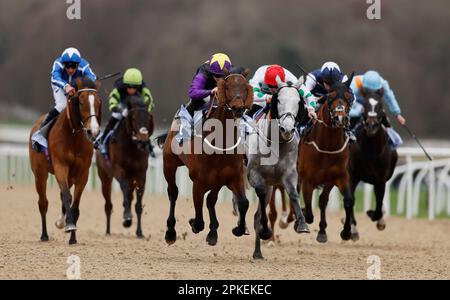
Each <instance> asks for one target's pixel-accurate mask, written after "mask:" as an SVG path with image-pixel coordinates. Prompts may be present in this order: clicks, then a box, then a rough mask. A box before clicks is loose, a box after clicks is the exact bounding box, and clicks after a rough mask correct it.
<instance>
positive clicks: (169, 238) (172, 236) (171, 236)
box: [165, 229, 177, 245]
mask: <svg viewBox="0 0 450 300" xmlns="http://www.w3.org/2000/svg"><path fill="white" fill-rule="evenodd" d="M165 239H166V243H167V244H169V245H172V244H173V243H175V241H176V240H177V232H176V231H175V230H170V229H169V230H167V231H166V236H165Z"/></svg>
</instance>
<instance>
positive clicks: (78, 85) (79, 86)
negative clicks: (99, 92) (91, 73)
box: [72, 77, 83, 91]
mask: <svg viewBox="0 0 450 300" xmlns="http://www.w3.org/2000/svg"><path fill="white" fill-rule="evenodd" d="M72 83H73V81H72ZM82 88H83V81H82V80H81V77H78V78H77V79H75V89H76V90H77V91H78V90H81V89H82Z"/></svg>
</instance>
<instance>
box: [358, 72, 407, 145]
mask: <svg viewBox="0 0 450 300" xmlns="http://www.w3.org/2000/svg"><path fill="white" fill-rule="evenodd" d="M351 88H352V90H353V93H354V94H355V98H356V101H355V103H354V104H353V106H352V109H351V110H350V117H351V118H352V119H353V120H359V119H360V117H361V115H362V109H363V106H362V104H361V103H362V102H363V101H364V97H363V93H364V90H369V91H380V92H381V93H382V95H383V98H384V101H386V103H387V106H388V107H389V111H390V112H391V113H392V114H393V115H394V116H395V117H396V119H397V121H398V122H399V123H400V124H401V125H405V124H406V119H405V118H404V117H403V116H402V115H401V110H400V106H399V105H398V102H397V99H396V98H395V95H394V92H393V91H392V90H391V88H390V87H389V83H388V82H387V81H386V80H384V79H383V78H382V77H381V76H380V74H378V72H376V71H367V72H366V73H364V75H358V76H355V77H354V78H353V81H352V84H351ZM352 123H356V122H352ZM382 123H383V125H384V126H385V127H386V128H387V129H388V134H389V137H390V138H391V140H392V141H393V142H394V143H396V141H399V142H398V143H396V144H397V145H398V144H400V143H401V138H400V136H399V135H398V133H397V132H395V131H394V129H393V128H392V126H391V124H390V122H389V119H388V118H387V116H386V115H384V116H383V120H382ZM398 138H400V140H398Z"/></svg>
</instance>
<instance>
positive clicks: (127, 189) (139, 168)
mask: <svg viewBox="0 0 450 300" xmlns="http://www.w3.org/2000/svg"><path fill="white" fill-rule="evenodd" d="M123 105H124V107H126V108H127V109H128V116H127V117H126V118H124V119H123V120H121V121H120V124H119V125H118V127H117V129H116V130H115V132H114V135H115V136H114V142H113V143H108V149H109V151H108V154H109V158H106V157H105V156H104V155H103V154H102V153H101V152H100V151H96V161H97V169H98V175H99V177H100V180H101V182H102V194H103V197H104V198H105V214H106V234H108V235H109V234H110V233H111V231H110V224H111V213H112V208H113V204H112V202H111V185H112V180H113V178H115V179H116V180H117V181H118V182H119V185H120V189H121V190H122V194H123V207H124V213H123V223H122V224H123V226H124V227H130V226H131V225H132V214H131V203H132V201H133V193H134V191H136V204H135V211H136V215H137V229H136V236H137V237H138V238H143V237H144V235H143V233H142V226H141V215H142V211H143V208H142V198H143V196H144V192H145V181H146V174H147V168H148V158H149V154H150V150H149V145H150V139H149V138H150V136H151V135H152V133H153V129H154V123H153V116H152V115H151V114H150V113H149V112H148V109H147V106H146V105H145V103H144V100H143V98H142V97H141V96H140V95H139V96H138V95H134V96H128V97H126V98H125V99H124V101H123Z"/></svg>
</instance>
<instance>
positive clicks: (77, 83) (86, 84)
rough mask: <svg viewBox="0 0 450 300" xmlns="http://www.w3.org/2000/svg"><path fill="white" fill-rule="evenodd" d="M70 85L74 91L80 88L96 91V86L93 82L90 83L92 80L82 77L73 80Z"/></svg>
mask: <svg viewBox="0 0 450 300" xmlns="http://www.w3.org/2000/svg"><path fill="white" fill-rule="evenodd" d="M71 85H72V86H73V87H74V88H75V89H76V90H79V89H82V88H87V89H96V85H95V82H94V81H92V79H90V78H89V77H87V76H83V77H79V78H77V79H75V80H73V81H72V82H71Z"/></svg>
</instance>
